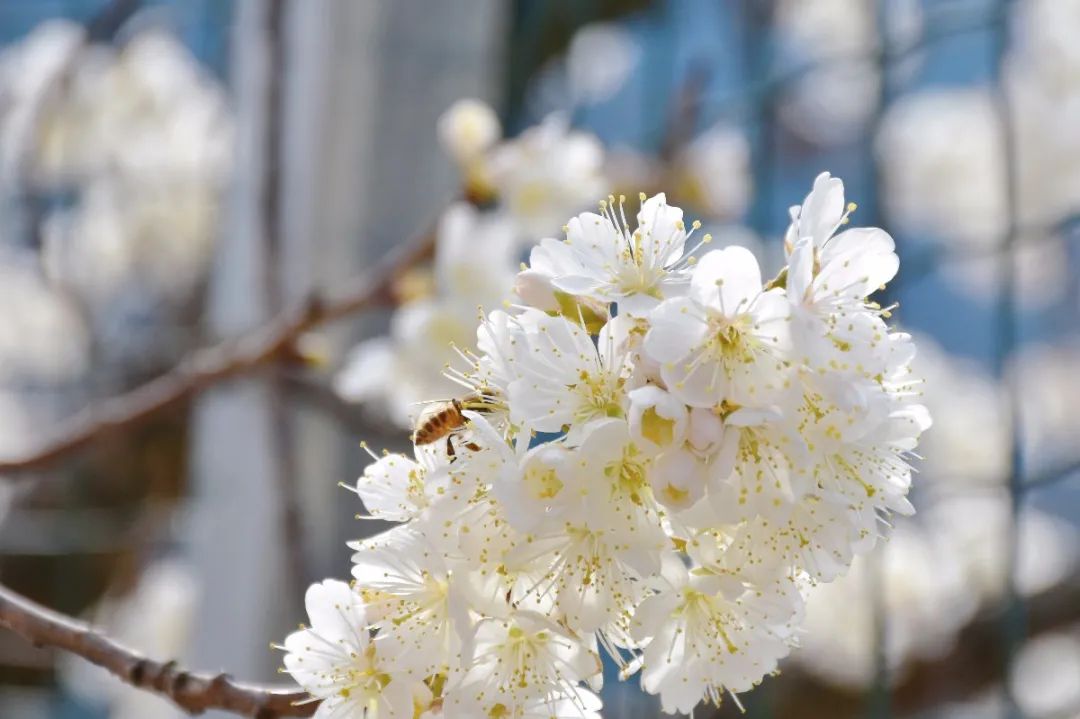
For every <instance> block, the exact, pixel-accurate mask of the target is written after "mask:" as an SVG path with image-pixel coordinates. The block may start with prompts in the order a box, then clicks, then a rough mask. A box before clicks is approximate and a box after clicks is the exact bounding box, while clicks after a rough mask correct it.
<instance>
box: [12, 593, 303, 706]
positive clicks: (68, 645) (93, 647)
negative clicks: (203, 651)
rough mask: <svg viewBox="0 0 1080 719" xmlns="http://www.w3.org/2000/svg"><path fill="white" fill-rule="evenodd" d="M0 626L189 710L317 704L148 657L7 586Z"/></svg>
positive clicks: (282, 690) (298, 694) (283, 690)
mask: <svg viewBox="0 0 1080 719" xmlns="http://www.w3.org/2000/svg"><path fill="white" fill-rule="evenodd" d="M0 626H4V627H6V628H8V629H10V630H11V631H13V632H15V633H16V634H18V635H19V636H21V637H22V638H24V639H26V640H27V641H28V642H30V643H32V644H34V645H35V646H48V647H55V648H57V649H63V650H64V651H67V652H71V653H72V654H75V655H77V656H80V657H82V658H83V659H85V660H87V661H88V662H90V663H91V664H96V665H97V666H99V667H101V668H102V669H105V670H106V671H108V672H109V673H110V674H112V675H114V676H116V677H118V678H120V679H122V680H123V681H125V682H127V683H128V684H130V685H131V686H133V687H135V688H137V689H142V690H144V691H148V692H152V693H154V694H159V695H161V696H164V697H167V698H169V699H171V700H172V701H173V702H175V703H176V704H177V706H179V707H180V708H181V709H184V710H185V711H187V712H189V713H191V714H198V713H201V712H204V711H206V710H208V709H223V710H225V711H229V712H233V713H235V714H240V715H242V716H249V717H256V718H257V719H276V717H307V716H311V715H312V714H314V713H315V708H316V707H317V706H318V705H317V703H316V702H313V701H310V699H311V697H310V696H309V695H308V694H307V693H306V692H304V691H302V690H300V689H291V688H288V687H269V686H261V685H258V684H248V683H244V682H238V681H235V680H234V679H232V678H230V677H229V675H228V674H225V673H220V674H204V673H198V672H192V671H188V670H186V669H184V668H182V667H181V666H179V665H178V664H177V663H176V662H171V661H170V662H160V661H157V660H154V659H149V658H147V657H144V656H143V655H142V654H140V653H138V652H136V651H134V650H132V649H129V648H127V647H125V646H123V645H121V644H118V643H116V642H115V641H113V640H112V639H109V638H108V637H106V636H104V635H102V634H99V633H97V632H95V631H94V630H93V629H91V628H90V627H89V626H88V625H86V624H84V623H82V622H79V621H76V620H74V619H72V618H70V617H68V616H65V615H63V614H60V613H59V612H54V611H53V610H51V609H47V608H46V607H43V606H41V605H40V604H37V603H35V602H32V601H31V600H29V599H27V598H26V597H23V596H21V595H19V594H16V593H15V592H13V591H11V590H10V589H8V588H7V587H3V586H0ZM300 702H305V703H300Z"/></svg>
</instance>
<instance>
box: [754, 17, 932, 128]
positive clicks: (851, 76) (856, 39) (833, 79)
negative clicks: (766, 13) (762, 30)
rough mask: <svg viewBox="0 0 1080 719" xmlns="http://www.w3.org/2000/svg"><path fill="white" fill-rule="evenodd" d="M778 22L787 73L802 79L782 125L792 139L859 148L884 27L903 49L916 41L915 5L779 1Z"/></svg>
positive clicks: (870, 111)
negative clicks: (855, 144)
mask: <svg viewBox="0 0 1080 719" xmlns="http://www.w3.org/2000/svg"><path fill="white" fill-rule="evenodd" d="M879 7H880V8H881V10H880V12H882V13H884V15H885V17H884V18H883V19H882V21H881V22H879V19H878V13H879ZM775 20H776V27H777V30H778V35H779V37H780V40H781V47H782V48H783V50H784V52H785V55H787V56H788V59H789V63H790V64H791V65H792V67H793V70H789V72H797V73H799V77H798V78H797V79H796V80H795V81H794V82H793V83H792V84H791V87H790V88H789V89H788V90H787V91H786V92H785V93H784V94H783V96H782V97H781V99H780V104H779V117H780V119H781V121H783V123H784V125H785V126H786V127H787V128H788V129H789V130H790V131H791V132H792V133H794V134H796V135H798V136H799V137H801V138H803V139H804V140H807V141H809V142H813V143H815V144H819V145H826V146H827V145H836V144H840V143H843V142H852V141H857V140H858V139H859V137H860V135H861V133H862V132H863V130H864V128H865V125H866V123H867V122H868V121H869V120H870V119H871V117H873V115H874V112H875V110H876V109H877V104H878V95H879V89H880V85H881V69H880V64H879V63H878V62H877V59H876V57H875V55H876V53H878V52H879V49H880V47H881V44H882V40H881V32H880V27H879V26H884V27H885V28H886V29H887V30H888V32H889V38H888V39H889V41H890V43H892V44H893V45H900V46H902V45H904V44H906V43H909V42H910V41H911V39H912V38H914V37H915V36H916V35H917V34H918V32H919V30H920V28H921V25H922V13H921V8H920V7H919V4H918V3H917V2H915V1H914V0H899V1H897V2H890V3H885V4H883V5H879V3H876V2H874V1H873V0H781V2H780V3H778V4H777V7H776V16H775Z"/></svg>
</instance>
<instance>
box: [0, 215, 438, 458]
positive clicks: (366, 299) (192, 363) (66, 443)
mask: <svg viewBox="0 0 1080 719" xmlns="http://www.w3.org/2000/svg"><path fill="white" fill-rule="evenodd" d="M433 247H434V234H433V233H427V234H425V235H423V236H421V237H420V238H418V239H417V241H415V242H413V243H410V244H407V245H403V246H402V247H400V248H398V249H397V250H396V251H395V252H391V253H390V254H389V255H388V256H387V257H385V258H384V259H383V260H382V261H381V262H379V263H377V264H376V265H375V266H374V267H373V268H372V269H371V270H370V271H369V272H365V273H362V274H361V275H359V276H358V277H356V278H354V279H353V280H351V281H350V282H348V283H347V284H345V285H343V286H342V287H340V288H339V289H338V290H336V291H330V292H327V293H325V294H322V295H320V294H313V295H312V296H311V297H310V298H309V299H308V300H306V301H304V302H301V303H300V304H299V305H297V306H295V307H293V308H291V309H288V310H286V311H284V312H282V313H281V314H279V315H278V316H276V317H274V318H272V319H271V320H270V321H269V322H267V323H266V324H264V325H262V326H261V327H258V328H256V329H254V330H251V331H250V332H247V333H244V334H243V335H241V336H239V337H238V338H233V339H228V340H225V341H223V342H221V343H219V344H217V345H213V346H210V347H206V348H203V349H200V350H196V351H194V352H192V353H191V354H189V355H188V356H187V357H186V358H185V359H184V360H182V361H181V362H180V364H179V365H177V366H176V368H174V369H173V370H171V371H170V372H168V373H166V374H164V375H162V376H160V377H158V378H156V379H154V380H151V381H150V382H147V383H146V384H144V385H141V386H140V387H136V388H135V389H133V390H131V391H129V392H125V393H123V394H121V395H118V396H116V397H113V398H111V399H108V400H104V401H102V402H100V403H95V404H92V405H91V406H90V407H88V408H87V409H85V410H83V411H82V412H80V413H78V414H76V415H74V416H73V417H72V418H71V419H70V420H67V421H65V422H62V423H61V425H60V427H59V428H58V430H57V431H56V432H55V433H52V435H51V437H50V438H49V439H47V440H46V441H45V442H43V443H42V444H41V446H39V447H37V448H35V449H34V450H32V451H30V452H27V453H25V454H23V455H22V456H17V457H14V458H11V459H8V460H5V461H0V474H10V473H20V472H27V471H30V470H39V469H42V468H44V467H47V466H49V465H51V464H53V463H54V462H57V461H59V460H61V459H64V458H66V457H68V456H69V455H71V454H73V453H75V452H77V451H80V450H82V449H85V448H86V447H88V446H89V445H91V444H93V443H94V442H95V441H97V440H98V439H100V438H101V437H103V436H105V435H107V434H111V433H114V432H119V431H123V430H125V429H129V428H130V427H132V426H134V425H136V424H138V423H139V422H142V421H143V420H145V419H147V418H148V417H152V416H154V415H156V414H158V413H160V412H162V411H165V410H168V409H171V408H173V407H175V406H177V405H179V404H182V403H183V402H185V401H187V400H189V399H190V398H192V397H193V396H195V395H197V394H199V393H200V392H202V391H204V390H206V389H208V388H210V387H212V386H214V385H216V384H218V383H220V382H223V381H225V380H228V379H232V378H234V377H237V376H239V375H243V374H246V373H249V372H252V371H253V370H256V369H259V368H261V367H263V366H265V365H267V364H268V363H270V362H272V361H274V360H276V359H278V358H281V357H284V356H287V355H288V354H289V353H290V352H291V351H292V350H293V346H294V343H295V341H296V340H297V339H298V338H299V337H300V336H301V335H303V334H304V333H305V332H309V331H311V330H313V329H315V328H317V327H319V326H321V325H323V324H326V323H328V322H332V321H335V320H339V319H342V318H344V317H347V316H349V315H352V314H355V313H357V312H360V311H362V310H366V309H370V308H372V307H376V306H379V305H385V304H391V303H393V301H394V299H395V298H394V285H395V283H396V280H397V279H398V278H399V277H400V276H401V275H402V273H404V272H405V271H407V270H408V269H409V268H411V267H413V266H415V265H417V264H419V263H420V262H422V261H424V260H425V259H427V258H429V257H430V256H431V253H432V250H433Z"/></svg>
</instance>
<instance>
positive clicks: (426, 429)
mask: <svg viewBox="0 0 1080 719" xmlns="http://www.w3.org/2000/svg"><path fill="white" fill-rule="evenodd" d="M490 409H491V403H490V402H489V401H488V400H487V399H485V397H484V395H482V394H480V393H479V392H476V393H473V394H470V395H468V396H466V397H463V398H461V399H456V398H455V399H450V400H446V401H442V402H434V403H432V404H429V405H428V406H427V407H425V408H424V411H423V412H421V413H420V416H419V417H418V418H417V419H416V428H415V429H414V430H413V436H412V440H413V444H415V445H417V446H420V445H424V444H434V443H435V442H438V441H439V440H441V439H444V438H445V439H446V454H447V455H448V456H449V457H451V458H453V457H454V442H453V439H454V435H455V434H456V433H457V432H459V431H460V430H462V429H464V428H465V425H466V424H467V423H468V421H469V420H468V418H467V417H466V416H465V410H472V411H474V412H486V411H490ZM465 446H466V447H467V448H468V449H471V450H473V451H476V450H478V449H480V448H479V447H478V446H476V445H475V444H474V443H472V442H469V443H468V444H466V445H465Z"/></svg>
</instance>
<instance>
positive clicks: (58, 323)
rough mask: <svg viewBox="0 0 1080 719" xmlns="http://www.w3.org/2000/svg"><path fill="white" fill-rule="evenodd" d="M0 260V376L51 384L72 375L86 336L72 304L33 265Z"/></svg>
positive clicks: (83, 362)
mask: <svg viewBox="0 0 1080 719" xmlns="http://www.w3.org/2000/svg"><path fill="white" fill-rule="evenodd" d="M5 259H6V260H8V261H4V262H0V306H2V307H3V308H4V311H3V312H2V313H0V382H3V383H5V384H8V385H13V384H14V385H17V384H30V385H42V384H46V385H47V384H53V383H59V382H65V381H72V380H76V379H78V378H79V377H80V376H81V375H82V373H83V372H84V371H85V369H86V367H87V363H88V360H89V357H88V353H89V349H90V347H89V343H90V338H89V336H88V333H87V328H86V325H85V323H84V321H83V318H82V317H81V316H80V315H79V312H78V309H77V307H76V305H75V304H74V303H73V302H71V301H70V299H69V298H67V297H65V296H64V295H63V294H62V293H60V292H58V291H57V290H55V289H54V288H51V287H49V286H48V284H46V282H45V281H44V280H43V279H42V278H41V277H40V275H39V274H38V273H37V271H36V270H35V269H32V268H30V267H28V266H25V264H24V263H23V262H20V261H18V260H15V259H13V258H9V257H5Z"/></svg>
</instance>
